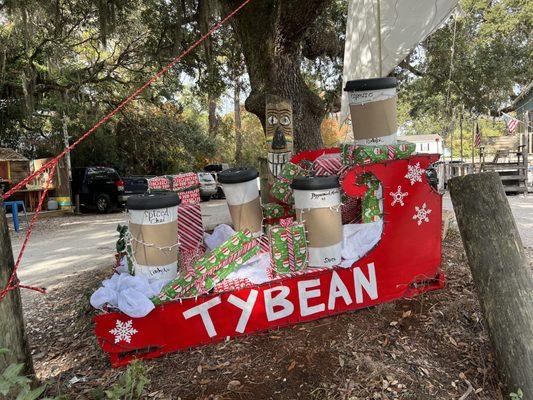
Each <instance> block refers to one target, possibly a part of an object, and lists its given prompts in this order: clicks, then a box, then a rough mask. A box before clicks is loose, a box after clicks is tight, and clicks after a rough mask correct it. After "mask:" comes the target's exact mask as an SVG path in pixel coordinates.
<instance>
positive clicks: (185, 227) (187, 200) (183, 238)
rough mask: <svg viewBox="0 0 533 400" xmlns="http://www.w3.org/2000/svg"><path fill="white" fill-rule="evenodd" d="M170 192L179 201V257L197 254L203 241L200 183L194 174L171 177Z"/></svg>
mask: <svg viewBox="0 0 533 400" xmlns="http://www.w3.org/2000/svg"><path fill="white" fill-rule="evenodd" d="M171 181H172V190H173V191H174V192H177V194H178V196H179V198H180V199H181V204H180V205H179V206H178V237H179V241H180V247H179V249H180V255H182V256H184V255H188V254H189V253H191V252H193V253H195V252H198V249H199V248H200V247H201V246H202V243H203V239H204V226H203V221H202V210H201V208H200V189H199V187H200V181H199V180H198V175H197V174H195V173H194V172H189V173H186V174H179V175H173V176H172V177H171Z"/></svg>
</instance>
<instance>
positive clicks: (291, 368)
mask: <svg viewBox="0 0 533 400" xmlns="http://www.w3.org/2000/svg"><path fill="white" fill-rule="evenodd" d="M294 367H296V361H294V360H292V362H291V363H290V364H289V368H287V371H291V370H293V369H294Z"/></svg>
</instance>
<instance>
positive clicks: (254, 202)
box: [218, 167, 263, 237]
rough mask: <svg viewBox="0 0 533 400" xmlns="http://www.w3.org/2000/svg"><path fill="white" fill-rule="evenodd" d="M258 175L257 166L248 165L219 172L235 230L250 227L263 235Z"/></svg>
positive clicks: (255, 232)
mask: <svg viewBox="0 0 533 400" xmlns="http://www.w3.org/2000/svg"><path fill="white" fill-rule="evenodd" d="M258 176H259V173H258V172H257V170H256V169H255V168H247V167H236V168H230V169H226V170H224V171H222V172H221V173H219V174H218V181H219V182H220V183H221V185H222V190H224V194H225V195H226V201H227V203H228V207H229V212H230V214H231V220H232V221H233V226H234V228H235V230H236V231H240V230H243V229H248V230H250V231H251V232H253V235H254V236H255V237H258V236H261V234H262V223H263V213H262V209H261V201H260V199H259V188H258V186H257V177H258Z"/></svg>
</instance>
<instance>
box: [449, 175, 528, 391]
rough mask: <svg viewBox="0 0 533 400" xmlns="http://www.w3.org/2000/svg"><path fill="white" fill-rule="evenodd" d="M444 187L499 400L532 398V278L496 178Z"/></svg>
mask: <svg viewBox="0 0 533 400" xmlns="http://www.w3.org/2000/svg"><path fill="white" fill-rule="evenodd" d="M449 187H450V194H451V198H452V202H453V208H454V210H455V215H456V218H457V223H458V225H459V230H460V232H461V238H462V240H463V245H464V248H465V251H466V255H467V258H468V264H469V266H470V269H471V270H472V277H473V279H474V284H475V286H476V289H477V292H478V295H479V301H480V303H481V309H482V311H483V314H484V316H485V320H486V324H487V327H488V331H489V335H490V338H491V341H492V345H493V348H494V354H495V359H496V364H497V367H498V370H499V373H500V377H501V379H502V381H503V383H504V385H505V390H506V391H507V392H506V393H504V397H505V398H508V396H509V393H511V392H516V391H517V390H518V389H521V390H522V391H523V393H524V400H525V399H533V273H532V272H531V270H530V269H529V264H528V260H527V258H526V255H525V252H524V248H523V245H522V240H521V238H520V235H519V233H518V229H517V227H516V223H515V220H514V218H513V215H512V213H511V208H510V207H509V203H508V202H507V198H506V197H505V192H504V190H503V186H502V183H501V180H500V177H499V175H498V174H497V173H495V172H485V173H480V174H472V175H467V176H464V177H457V178H454V179H452V180H451V181H450V182H449Z"/></svg>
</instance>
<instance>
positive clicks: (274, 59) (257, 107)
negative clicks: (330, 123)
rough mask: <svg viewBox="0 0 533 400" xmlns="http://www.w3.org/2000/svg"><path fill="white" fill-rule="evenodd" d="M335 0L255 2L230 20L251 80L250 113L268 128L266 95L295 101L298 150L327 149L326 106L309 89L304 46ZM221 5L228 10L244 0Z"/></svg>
mask: <svg viewBox="0 0 533 400" xmlns="http://www.w3.org/2000/svg"><path fill="white" fill-rule="evenodd" d="M330 1H331V0H291V1H280V0H277V1H253V2H251V3H249V4H248V5H247V6H246V7H244V8H243V9H242V10H241V11H240V12H239V13H238V14H237V15H235V17H233V18H232V20H231V23H232V26H233V28H234V30H235V32H236V34H237V37H238V38H239V42H240V43H241V46H242V50H243V54H244V58H245V62H246V66H247V70H248V75H249V77H250V86H251V93H250V95H249V96H248V98H247V99H246V102H245V106H246V109H247V110H248V111H250V112H252V113H254V114H255V115H257V116H258V117H259V119H260V120H261V123H262V124H263V128H264V126H265V98H266V95H267V94H271V95H277V96H281V97H283V98H287V99H290V100H291V101H292V104H293V114H294V115H293V126H294V140H295V146H294V147H295V151H297V152H298V151H301V150H306V149H315V148H320V147H322V146H323V141H322V137H321V135H320V125H321V123H322V119H323V118H324V115H325V106H324V104H323V102H322V100H321V99H320V98H319V97H318V96H317V95H316V94H315V93H313V92H312V91H311V90H310V89H309V88H308V87H307V85H306V83H305V81H304V79H303V77H302V74H301V72H300V64H301V61H302V56H301V42H302V39H303V37H304V34H305V32H306V30H307V28H308V27H310V26H311V25H312V23H313V22H314V21H315V19H316V18H317V17H318V16H319V15H320V14H321V13H322V11H323V10H324V8H325V6H326V5H327V4H328V3H329V2H330ZM221 2H222V4H223V5H224V6H225V8H226V11H227V10H230V9H233V8H235V7H236V6H237V5H239V4H240V3H241V0H221Z"/></svg>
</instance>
